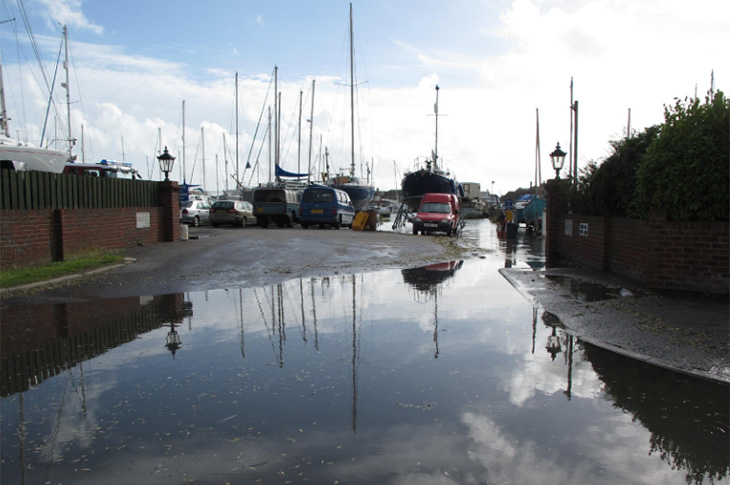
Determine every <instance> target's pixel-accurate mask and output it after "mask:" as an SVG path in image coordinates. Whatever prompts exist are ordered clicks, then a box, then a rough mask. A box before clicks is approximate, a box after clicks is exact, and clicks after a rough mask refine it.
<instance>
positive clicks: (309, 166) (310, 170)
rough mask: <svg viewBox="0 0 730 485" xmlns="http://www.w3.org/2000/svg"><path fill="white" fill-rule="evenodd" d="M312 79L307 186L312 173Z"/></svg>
mask: <svg viewBox="0 0 730 485" xmlns="http://www.w3.org/2000/svg"><path fill="white" fill-rule="evenodd" d="M314 81H315V80H314V79H312V109H311V112H310V114H309V160H308V162H307V164H308V165H307V166H308V168H307V184H308V183H309V182H310V178H311V175H310V174H311V173H312V128H313V126H314Z"/></svg>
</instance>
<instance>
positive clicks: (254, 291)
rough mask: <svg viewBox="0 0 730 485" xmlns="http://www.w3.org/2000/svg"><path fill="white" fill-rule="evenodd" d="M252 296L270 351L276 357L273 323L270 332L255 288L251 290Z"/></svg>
mask: <svg viewBox="0 0 730 485" xmlns="http://www.w3.org/2000/svg"><path fill="white" fill-rule="evenodd" d="M253 294H254V296H255V297H256V304H257V305H258V307H259V312H260V313H261V320H262V321H263V322H264V326H265V327H266V333H267V335H268V336H269V342H270V343H271V351H272V352H273V353H274V356H275V357H277V355H276V347H275V346H274V340H273V337H274V335H273V328H274V323H273V322H272V323H271V331H270V330H269V323H268V322H267V321H266V315H264V308H263V307H262V306H261V300H259V293H258V291H257V288H254V289H253ZM264 296H266V290H265V289H264Z"/></svg>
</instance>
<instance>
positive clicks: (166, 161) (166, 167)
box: [157, 147, 175, 182]
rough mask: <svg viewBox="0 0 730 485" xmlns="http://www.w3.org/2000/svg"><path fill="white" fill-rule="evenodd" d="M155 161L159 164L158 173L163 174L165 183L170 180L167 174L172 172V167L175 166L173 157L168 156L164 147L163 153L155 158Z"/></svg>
mask: <svg viewBox="0 0 730 485" xmlns="http://www.w3.org/2000/svg"><path fill="white" fill-rule="evenodd" d="M157 161H158V162H160V171H162V172H165V182H167V181H168V180H170V177H169V174H170V172H172V166H173V165H175V157H173V156H172V155H170V154H169V153H168V151H167V147H165V151H164V153H163V154H162V155H160V156H159V157H157Z"/></svg>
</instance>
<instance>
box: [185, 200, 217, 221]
mask: <svg viewBox="0 0 730 485" xmlns="http://www.w3.org/2000/svg"><path fill="white" fill-rule="evenodd" d="M209 211H210V205H208V202H206V201H204V200H195V199H194V200H185V201H182V202H180V222H182V223H183V224H190V225H191V226H199V225H201V224H208V212H209Z"/></svg>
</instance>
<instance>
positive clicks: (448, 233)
mask: <svg viewBox="0 0 730 485" xmlns="http://www.w3.org/2000/svg"><path fill="white" fill-rule="evenodd" d="M453 233H454V231H452V230H451V229H449V230H448V231H446V236H447V237H451V235H452V234H453Z"/></svg>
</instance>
